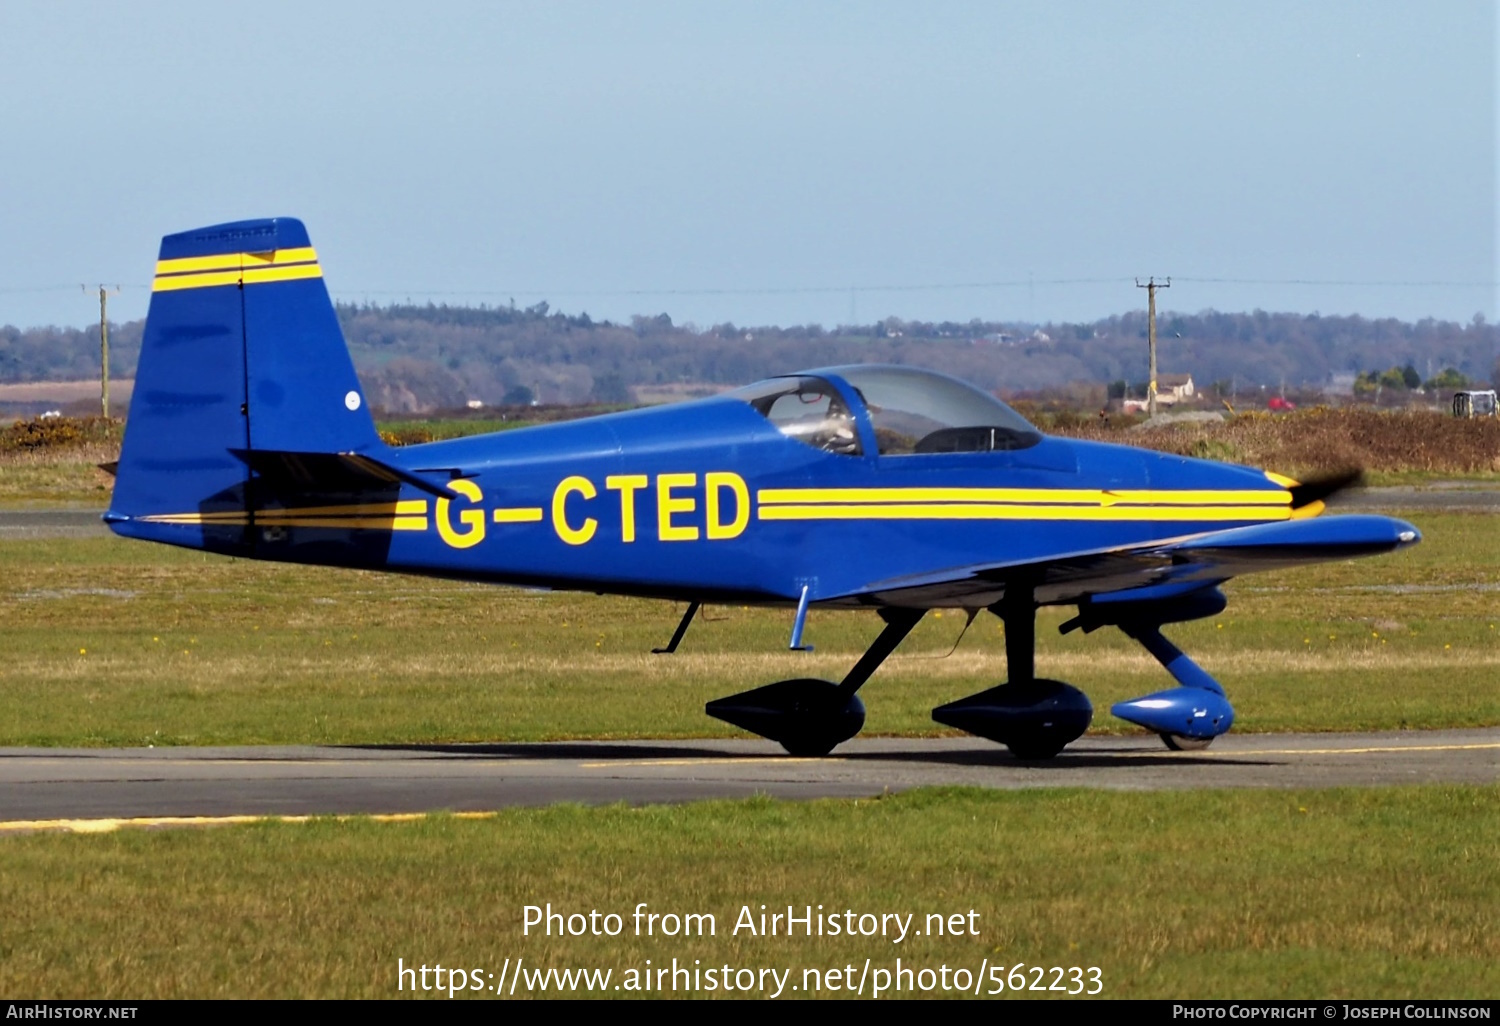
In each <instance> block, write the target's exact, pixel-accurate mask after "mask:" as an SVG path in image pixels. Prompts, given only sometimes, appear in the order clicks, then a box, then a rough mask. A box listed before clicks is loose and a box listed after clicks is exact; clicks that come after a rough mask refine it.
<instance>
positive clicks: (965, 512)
mask: <svg viewBox="0 0 1500 1026" xmlns="http://www.w3.org/2000/svg"><path fill="white" fill-rule="evenodd" d="M756 516H757V518H758V519H760V520H1113V521H1122V520H1133V521H1145V520H1156V521H1195V520H1196V521H1224V520H1286V519H1288V517H1289V516H1290V511H1289V510H1288V508H1287V507H1286V506H1168V505H1158V506H1086V505H1064V504H1055V505H1037V504H1023V503H1007V504H996V503H978V502H963V503H912V502H907V503H864V504H853V505H834V504H820V505H794V504H788V505H784V506H762V507H761V508H760V509H759V510H758V511H757V513H756Z"/></svg>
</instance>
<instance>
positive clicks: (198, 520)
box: [141, 499, 427, 531]
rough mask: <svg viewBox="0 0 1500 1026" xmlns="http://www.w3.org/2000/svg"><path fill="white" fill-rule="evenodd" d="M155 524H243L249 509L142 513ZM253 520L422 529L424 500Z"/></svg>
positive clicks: (287, 512) (274, 512) (283, 512)
mask: <svg viewBox="0 0 1500 1026" xmlns="http://www.w3.org/2000/svg"><path fill="white" fill-rule="evenodd" d="M141 519H142V520H144V521H147V522H149V523H155V524H199V525H202V526H205V527H246V526H249V524H250V523H251V522H252V516H251V514H250V512H249V511H248V510H221V511H215V512H212V513H158V514H155V515H152V516H145V517H141ZM253 521H254V523H255V524H257V525H259V526H262V527H322V528H327V529H329V530H374V531H425V530H427V500H426V499H402V500H401V501H399V502H366V503H354V504H351V505H348V506H303V507H300V508H296V507H294V508H291V509H262V510H256V511H255V513H254V517H253Z"/></svg>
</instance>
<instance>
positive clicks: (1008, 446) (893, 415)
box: [728, 364, 1042, 456]
mask: <svg viewBox="0 0 1500 1026" xmlns="http://www.w3.org/2000/svg"><path fill="white" fill-rule="evenodd" d="M835 377H836V378H841V379H843V381H845V382H847V383H848V385H849V386H850V389H851V390H852V392H853V393H854V394H853V396H852V397H851V398H852V399H853V400H855V401H857V402H859V403H861V404H863V406H864V408H865V412H866V413H867V415H868V416H869V418H870V423H871V425H872V426H873V427H874V429H875V440H876V444H877V445H878V446H879V449H880V455H882V456H921V455H926V454H933V453H955V452H995V451H1008V450H1015V449H1025V448H1029V447H1030V446H1033V445H1036V444H1037V443H1038V442H1040V441H1041V440H1042V436H1041V434H1040V433H1039V432H1038V431H1037V430H1036V428H1034V427H1032V426H1031V424H1029V423H1028V422H1027V421H1026V418H1024V417H1022V416H1021V415H1020V414H1019V413H1017V412H1016V411H1015V410H1012V409H1011V408H1010V407H1009V406H1007V405H1005V404H1004V403H1003V402H1001V401H1000V400H999V399H996V398H995V397H994V396H992V395H990V394H988V393H987V392H983V391H981V390H980V389H978V388H975V387H974V386H973V385H970V384H968V383H966V382H963V381H959V380H958V379H957V378H950V377H948V376H947V375H946V374H938V373H935V372H933V371H928V370H921V369H919V368H916V367H892V366H883V365H879V364H855V365H852V366H847V367H830V368H827V369H826V370H822V371H818V372H816V373H811V374H799V375H795V376H790V377H784V378H770V379H769V380H766V381H761V382H757V383H756V384H754V385H747V386H746V387H744V388H740V389H736V390H735V391H733V392H730V393H728V394H729V396H731V397H732V398H735V399H740V400H742V401H743V402H747V403H749V404H750V405H751V406H752V407H754V408H755V409H756V410H757V411H759V413H760V414H761V415H762V416H764V417H765V418H766V419H767V420H769V421H771V423H772V424H774V425H776V427H777V429H778V430H780V431H781V432H782V433H783V434H786V435H788V436H790V437H792V438H796V439H797V440H798V441H801V442H805V443H807V444H808V445H812V446H814V447H816V448H819V449H823V450H825V451H827V452H833V453H839V454H841V455H850V456H855V455H859V454H860V453H861V452H862V448H863V447H862V446H861V444H860V440H859V431H858V429H857V427H856V421H855V416H854V413H855V411H852V410H850V409H849V405H848V403H847V402H845V400H844V397H843V396H842V395H841V394H840V392H839V390H838V389H837V388H835V387H834V386H833V383H832V382H831V381H830V380H828V379H829V378H835Z"/></svg>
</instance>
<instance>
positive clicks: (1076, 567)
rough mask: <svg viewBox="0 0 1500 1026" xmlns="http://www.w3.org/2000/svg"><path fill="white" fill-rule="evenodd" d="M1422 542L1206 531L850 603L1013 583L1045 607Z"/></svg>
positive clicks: (910, 602) (987, 569)
mask: <svg viewBox="0 0 1500 1026" xmlns="http://www.w3.org/2000/svg"><path fill="white" fill-rule="evenodd" d="M1420 537H1421V535H1420V534H1419V533H1418V531H1417V529H1416V528H1415V527H1413V526H1412V525H1411V524H1408V523H1406V522H1405V521H1403V520H1397V519H1395V518H1393V517H1382V516H1367V515H1359V516H1330V517H1315V518H1308V519H1301V520H1283V521H1277V522H1275V523H1269V524H1256V525H1254V526H1252V527H1239V528H1233V529H1230V530H1225V531H1209V532H1207V533H1201V534H1193V535H1188V536H1184V537H1182V538H1177V539H1173V540H1170V541H1165V542H1152V543H1150V544H1147V545H1139V546H1130V547H1124V548H1115V549H1108V550H1096V551H1083V552H1073V553H1065V554H1061V555H1056V556H1049V557H1046V558H1044V559H1032V560H1017V561H1010V562H993V563H978V564H971V565H968V566H959V567H953V568H950V569H947V570H942V571H938V572H935V573H928V574H922V575H920V576H913V577H901V578H894V579H890V580H884V581H876V582H872V583H871V584H869V585H867V586H866V587H864V588H861V589H858V590H857V591H856V592H854V593H853V594H851V595H849V596H848V598H850V599H853V600H855V601H856V602H860V603H873V604H878V605H892V606H907V607H915V608H928V609H930V608H935V607H940V606H944V605H953V606H969V607H977V606H983V605H990V604H992V603H994V602H996V601H999V599H1000V597H1001V596H1002V595H1003V594H1004V593H1005V588H1006V585H1007V584H1008V583H1010V582H1017V583H1021V582H1024V583H1026V584H1028V585H1029V586H1031V587H1033V588H1035V590H1036V600H1037V601H1038V602H1039V603H1041V604H1044V605H1047V604H1066V603H1072V602H1077V601H1079V600H1081V599H1084V598H1086V597H1089V596H1097V595H1103V594H1108V593H1111V592H1121V591H1130V590H1135V589H1146V588H1150V589H1160V588H1162V586H1174V585H1184V586H1190V587H1191V586H1198V585H1207V584H1210V583H1216V582H1220V581H1225V580H1228V579H1229V578H1231V577H1235V576H1238V575H1239V574H1245V573H1251V572H1254V571H1259V570H1281V569H1285V568H1288V567H1294V566H1302V565H1304V564H1309V563H1322V562H1328V561H1330V560H1338V559H1351V558H1353V557H1355V556H1369V555H1375V554H1377V553H1382V552H1390V551H1393V550H1395V549H1399V548H1402V547H1404V546H1406V545H1410V544H1413V543H1414V542H1416V541H1418V540H1419V539H1420Z"/></svg>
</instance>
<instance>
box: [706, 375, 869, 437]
mask: <svg viewBox="0 0 1500 1026" xmlns="http://www.w3.org/2000/svg"><path fill="white" fill-rule="evenodd" d="M729 395H730V396H732V397H734V398H735V399H739V400H741V401H742V402H747V403H749V404H750V405H751V406H753V407H755V409H756V410H757V411H758V412H759V413H760V415H761V416H762V417H765V418H766V419H767V420H769V421H770V422H771V423H772V424H774V425H776V429H777V430H778V431H780V432H781V433H782V434H784V435H787V436H788V437H791V438H795V439H797V441H799V442H804V443H806V444H808V445H810V446H812V447H813V448H815V449H822V450H823V451H824V452H831V453H836V454H838V455H840V456H858V455H859V454H860V445H859V431H858V430H857V429H856V427H855V423H854V415H853V414H851V413H850V412H849V406H848V404H847V403H845V402H844V400H843V399H841V398H840V397H839V394H838V392H837V391H835V390H834V387H833V385H831V384H829V383H828V382H827V381H824V380H823V379H822V378H814V377H796V378H772V379H771V380H769V381H761V382H759V383H757V384H754V385H746V386H745V387H744V388H737V389H735V390H734V391H733V392H730V393H729Z"/></svg>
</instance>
